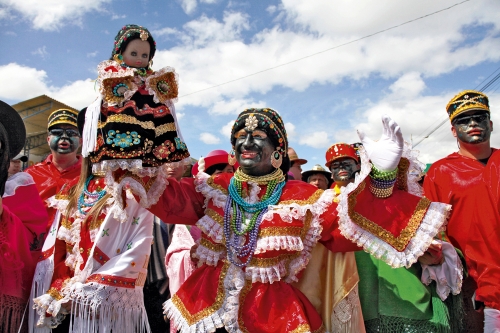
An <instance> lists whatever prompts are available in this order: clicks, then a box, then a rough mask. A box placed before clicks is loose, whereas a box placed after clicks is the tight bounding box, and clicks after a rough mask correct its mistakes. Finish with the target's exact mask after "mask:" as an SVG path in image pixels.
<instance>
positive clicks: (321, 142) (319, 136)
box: [299, 131, 331, 148]
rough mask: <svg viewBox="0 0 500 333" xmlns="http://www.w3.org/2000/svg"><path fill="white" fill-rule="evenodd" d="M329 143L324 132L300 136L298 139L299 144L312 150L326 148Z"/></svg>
mask: <svg viewBox="0 0 500 333" xmlns="http://www.w3.org/2000/svg"><path fill="white" fill-rule="evenodd" d="M330 142H331V140H330V139H329V138H328V133H326V132H324V131H318V132H314V133H309V134H306V135H301V137H300V139H299V144H301V145H305V146H310V147H313V148H328V147H329V145H330Z"/></svg>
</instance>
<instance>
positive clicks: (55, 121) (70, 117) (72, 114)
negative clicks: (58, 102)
mask: <svg viewBox="0 0 500 333" xmlns="http://www.w3.org/2000/svg"><path fill="white" fill-rule="evenodd" d="M77 118H78V111H74V110H70V109H59V110H56V111H54V112H52V113H51V114H50V116H49V122H48V125H47V129H48V130H49V131H50V129H51V128H52V127H53V126H55V125H61V124H64V125H72V126H75V127H78V125H77Z"/></svg>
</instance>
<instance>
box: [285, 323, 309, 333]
mask: <svg viewBox="0 0 500 333" xmlns="http://www.w3.org/2000/svg"><path fill="white" fill-rule="evenodd" d="M306 332H311V327H310V326H309V325H308V324H300V325H299V326H297V328H296V329H294V330H293V331H290V333H306Z"/></svg>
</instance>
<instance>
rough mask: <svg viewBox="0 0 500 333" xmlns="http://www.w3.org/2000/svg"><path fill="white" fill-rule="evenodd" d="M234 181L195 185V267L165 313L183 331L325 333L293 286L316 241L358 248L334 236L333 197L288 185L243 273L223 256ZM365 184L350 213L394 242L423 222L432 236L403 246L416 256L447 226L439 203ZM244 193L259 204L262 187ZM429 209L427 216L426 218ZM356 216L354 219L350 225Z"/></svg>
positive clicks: (376, 244) (365, 235)
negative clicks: (376, 193) (385, 193)
mask: <svg viewBox="0 0 500 333" xmlns="http://www.w3.org/2000/svg"><path fill="white" fill-rule="evenodd" d="M231 176H232V175H228V174H219V175H216V176H213V177H210V176H208V175H206V174H204V173H200V174H199V175H198V177H197V178H196V180H195V186H196V191H197V192H199V193H197V195H193V196H191V200H192V201H198V205H199V203H200V201H201V202H204V204H205V213H204V214H205V215H204V216H203V217H201V219H200V220H199V221H198V223H197V227H198V228H200V229H201V230H202V238H201V240H200V243H199V246H198V248H197V250H196V256H197V258H198V260H199V263H198V266H199V268H198V269H197V270H195V271H194V273H193V274H192V275H191V276H190V277H189V278H188V279H187V280H186V282H185V283H184V284H183V285H182V286H181V287H180V289H179V291H178V292H177V293H176V294H175V295H174V296H173V297H172V298H171V299H170V300H169V301H167V302H166V303H165V304H164V310H165V313H166V314H167V316H168V317H169V318H171V319H174V320H175V322H176V324H177V326H178V328H179V329H180V331H181V332H206V331H215V328H218V327H223V326H224V327H225V329H226V330H227V331H229V332H237V331H242V332H252V333H256V332H323V331H324V330H325V328H324V326H323V323H322V320H321V317H320V315H319V314H318V312H317V311H316V310H315V308H314V306H313V305H312V304H311V302H310V301H309V300H308V299H307V297H306V296H304V294H302V293H301V292H300V291H299V290H298V289H296V288H295V287H294V286H292V284H291V283H292V282H296V281H297V280H298V278H299V277H300V275H301V273H302V271H303V269H304V268H305V267H306V265H307V264H308V262H309V259H310V257H311V251H312V249H313V247H314V246H315V245H316V244H317V242H318V241H319V242H321V243H322V244H323V245H325V246H326V247H327V248H328V249H329V250H332V251H338V252H344V251H355V250H359V248H358V247H357V245H356V244H355V243H353V242H351V241H347V240H345V238H344V236H343V235H341V234H340V232H339V231H338V230H339V221H340V220H339V218H338V213H337V204H336V203H335V202H334V198H335V196H336V195H335V192H334V191H332V190H327V191H322V190H318V189H317V188H316V187H314V186H312V185H309V184H306V183H304V182H300V181H288V182H287V183H286V185H285V187H284V188H283V191H282V195H281V197H280V199H279V201H278V204H277V205H275V206H271V207H270V208H269V211H268V212H267V213H265V214H264V217H263V219H262V223H261V224H260V232H259V236H258V240H257V245H256V249H255V251H254V256H253V258H252V259H251V261H250V263H249V264H248V265H247V266H246V267H245V268H239V267H237V266H235V265H233V264H231V263H230V261H229V260H227V258H226V256H227V254H226V246H225V242H226V240H225V236H224V221H223V219H224V206H225V203H226V198H227V195H228V190H227V189H228V186H229V182H230V179H231ZM365 176H367V175H365ZM363 184H364V183H362V184H357V185H359V186H358V188H357V190H355V191H353V193H351V194H352V199H351V200H350V201H351V205H352V209H351V213H354V212H355V211H357V210H361V211H362V214H363V215H364V217H365V218H366V219H367V220H368V222H371V223H375V224H377V225H379V226H381V227H382V228H383V229H385V230H388V231H387V232H388V233H394V238H395V239H396V240H398V239H399V240H401V239H402V238H405V236H404V232H401V230H403V229H405V228H406V227H408V226H412V227H416V228H417V229H419V231H417V232H416V234H418V233H419V232H422V231H421V230H420V227H421V225H425V226H424V229H426V230H432V231H430V232H429V233H428V234H427V231H426V232H425V233H426V234H425V235H423V234H418V235H417V236H416V237H415V238H416V239H419V241H417V242H415V241H414V240H408V242H407V243H406V246H405V249H403V250H407V249H408V250H410V252H412V253H413V254H415V255H417V256H418V255H421V254H422V253H423V251H425V248H426V247H427V246H428V244H429V243H430V241H431V240H432V237H433V236H434V235H435V234H436V233H437V231H438V229H439V228H440V227H441V226H442V225H443V223H444V222H445V216H446V212H444V211H439V212H438V211H436V207H441V206H439V204H438V206H429V205H426V206H425V207H423V208H422V207H419V206H418V203H419V202H421V199H420V198H418V197H416V196H413V195H411V194H408V193H406V192H404V191H398V190H396V191H395V193H394V195H393V196H392V197H391V198H392V199H391V198H388V199H384V200H379V199H374V198H373V197H372V195H371V193H370V192H369V190H368V186H364V185H363ZM171 185H172V184H171ZM353 186H354V184H353ZM243 191H244V192H245V193H246V198H247V199H246V200H248V202H257V201H258V200H260V198H261V197H262V196H263V195H264V193H265V191H266V186H265V185H260V186H259V185H256V184H247V183H244V184H243ZM168 196H169V195H168V186H167V191H166V193H165V194H164V196H163V198H162V200H164V202H167V201H170V202H172V200H168ZM423 200H424V202H427V200H426V199H423ZM368 201H372V202H373V204H374V206H372V209H370V208H369V205H366V202H368ZM356 202H357V203H356ZM384 205H386V207H385V208H384ZM431 205H435V204H431ZM157 206H160V203H159V204H158V205H157ZM195 206H196V205H195ZM356 206H357V207H356ZM428 211H431V214H427V212H428ZM345 214H348V213H347V212H345ZM428 215H430V216H433V217H431V218H429V216H428ZM356 216H357V215H355V214H353V218H354V220H356V219H357V218H356ZM359 216H361V215H359ZM424 216H425V217H424ZM416 217H418V218H416ZM431 220H432V221H431ZM169 221H172V220H169ZM372 221H373V222H372ZM177 223H181V221H178V222H177ZM184 223H186V222H184ZM356 223H357V222H354V223H353V224H356ZM340 229H343V234H345V235H348V236H349V237H352V238H351V239H354V238H356V239H355V241H356V243H357V244H358V245H359V246H363V247H364V248H365V250H370V247H372V248H373V249H375V250H376V251H378V254H379V255H381V256H383V257H384V259H386V260H387V261H390V262H391V263H394V264H395V265H407V264H410V265H411V263H412V262H414V260H416V258H413V254H411V255H410V254H408V253H402V252H398V253H399V254H395V258H392V256H391V254H392V252H391V253H389V252H390V250H387V249H386V248H385V247H384V245H381V244H380V243H381V242H382V241H381V240H380V239H378V238H377V237H375V236H373V235H372V234H371V233H370V231H366V230H365V231H362V230H358V229H356V227H354V226H351V227H350V228H349V227H344V228H340ZM413 235H415V234H413ZM370 236H372V237H373V238H370ZM382 238H385V237H384V236H382ZM341 240H342V241H341ZM422 240H423V241H422ZM389 242H390V241H389ZM419 242H421V243H419ZM396 243H397V241H396ZM396 243H395V246H398V245H397V244H396ZM417 243H418V244H417ZM392 251H393V252H396V251H394V249H392ZM388 258H389V259H388ZM245 259H246V258H242V261H245Z"/></svg>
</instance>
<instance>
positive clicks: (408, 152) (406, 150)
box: [401, 141, 425, 197]
mask: <svg viewBox="0 0 500 333" xmlns="http://www.w3.org/2000/svg"><path fill="white" fill-rule="evenodd" d="M419 154H420V151H418V150H415V149H412V147H411V146H410V144H409V143H408V142H406V141H405V143H404V146H403V155H402V156H401V157H405V158H407V159H408V161H409V162H410V166H409V167H408V172H407V177H408V181H407V186H408V193H411V194H413V195H416V196H418V197H421V196H422V195H423V193H424V190H423V188H422V186H420V184H419V183H418V181H419V180H420V178H422V173H423V172H424V170H425V164H424V163H422V162H420V161H419V160H418V155H419Z"/></svg>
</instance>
